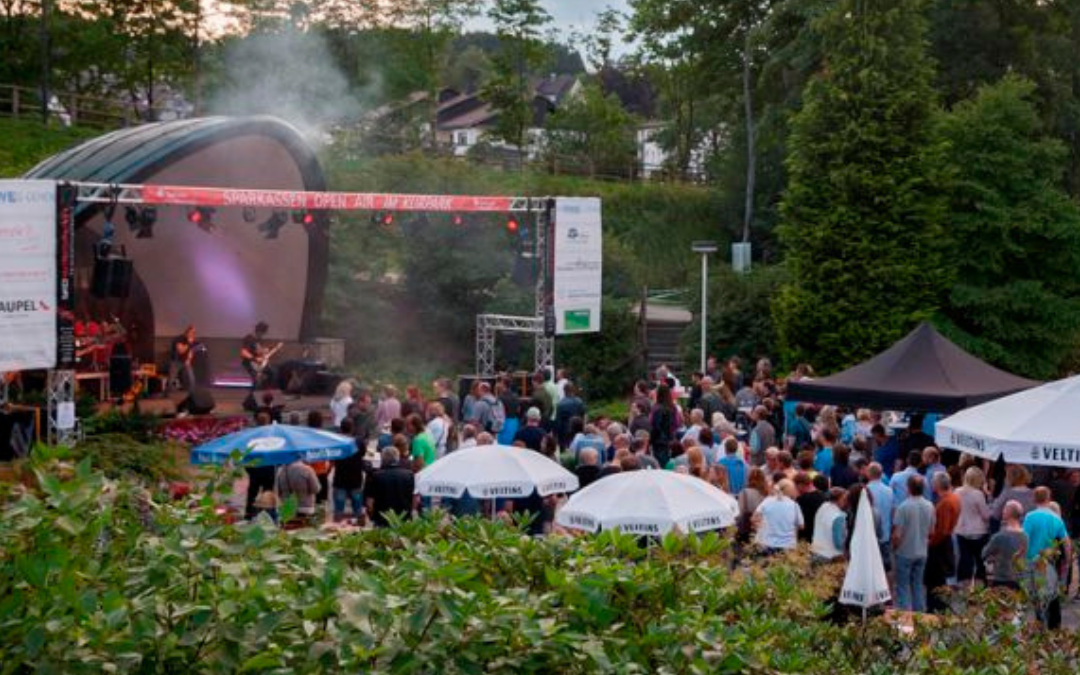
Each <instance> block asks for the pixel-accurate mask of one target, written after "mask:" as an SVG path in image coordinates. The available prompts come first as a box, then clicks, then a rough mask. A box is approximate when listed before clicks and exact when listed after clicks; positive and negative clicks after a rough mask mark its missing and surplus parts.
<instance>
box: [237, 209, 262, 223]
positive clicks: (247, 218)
mask: <svg viewBox="0 0 1080 675" xmlns="http://www.w3.org/2000/svg"><path fill="white" fill-rule="evenodd" d="M241 213H242V214H243V216H244V222H245V223H254V222H255V218H257V217H258V215H257V214H256V213H255V207H254V206H245V207H244V210H243V211H242V212H241Z"/></svg>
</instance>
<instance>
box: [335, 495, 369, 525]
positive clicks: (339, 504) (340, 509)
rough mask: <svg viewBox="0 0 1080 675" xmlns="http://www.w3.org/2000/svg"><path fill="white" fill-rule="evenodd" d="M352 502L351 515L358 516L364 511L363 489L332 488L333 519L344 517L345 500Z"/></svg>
mask: <svg viewBox="0 0 1080 675" xmlns="http://www.w3.org/2000/svg"><path fill="white" fill-rule="evenodd" d="M346 500H349V501H351V502H352V511H353V517H355V518H359V517H360V514H361V513H363V512H364V489H363V488H354V489H352V490H346V489H345V488H334V519H335V520H340V519H341V518H344V517H345V501H346Z"/></svg>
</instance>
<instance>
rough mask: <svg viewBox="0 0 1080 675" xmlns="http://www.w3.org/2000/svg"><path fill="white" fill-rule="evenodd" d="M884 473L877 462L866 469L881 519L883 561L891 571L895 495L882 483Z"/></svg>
mask: <svg viewBox="0 0 1080 675" xmlns="http://www.w3.org/2000/svg"><path fill="white" fill-rule="evenodd" d="M882 473H883V469H882V466H881V465H880V464H878V463H877V462H872V463H871V464H870V466H868V467H866V477H867V478H868V479H869V482H868V483H867V484H866V489H867V490H869V491H870V498H871V499H872V500H873V502H874V510H875V511H877V513H878V516H879V517H880V518H881V537H880V538H879V539H878V545H879V546H880V547H881V560H882V562H884V563H885V569H889V568H890V567H891V562H892V556H891V555H889V554H890V551H891V549H890V542H891V541H892V510H893V493H892V490H891V489H889V486H887V485H885V484H884V483H882V482H881V475H882Z"/></svg>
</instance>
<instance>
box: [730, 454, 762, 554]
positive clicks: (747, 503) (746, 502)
mask: <svg viewBox="0 0 1080 675" xmlns="http://www.w3.org/2000/svg"><path fill="white" fill-rule="evenodd" d="M768 494H769V486H768V482H767V481H766V479H765V472H764V471H762V470H761V467H759V466H755V467H754V468H753V469H750V473H749V475H747V477H746V486H745V487H744V488H743V489H742V491H740V492H739V498H738V500H737V501H738V504H739V520H738V521H737V524H738V541H739V542H741V543H744V544H745V543H749V542H750V538H751V535H752V534H753V531H754V528H753V516H754V513H755V512H756V511H757V507H758V506H760V505H761V502H762V501H764V499H765V496H766V495H768Z"/></svg>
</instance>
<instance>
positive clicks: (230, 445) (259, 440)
mask: <svg viewBox="0 0 1080 675" xmlns="http://www.w3.org/2000/svg"><path fill="white" fill-rule="evenodd" d="M234 452H239V453H240V454H241V455H242V456H243V458H244V459H243V460H242V461H244V462H245V463H250V464H254V465H256V466H278V465H281V464H291V463H292V462H295V461H296V460H298V459H300V460H304V461H305V462H320V461H325V460H336V459H344V458H346V457H349V456H350V455H354V454H356V441H354V440H353V439H352V438H349V437H348V436H342V435H341V434H335V433H331V432H329V431H323V430H322V429H312V428H310V427H294V426H289V425H287V424H271V425H270V426H265V427H254V428H252V429H244V430H243V431H237V432H236V433H234V434H229V435H228V436H222V437H221V438H217V439H214V440H212V441H210V442H209V443H204V444H202V445H200V446H199V447H197V448H192V450H191V463H192V464H224V463H225V462H228V461H230V460H232V459H233V453H234Z"/></svg>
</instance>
